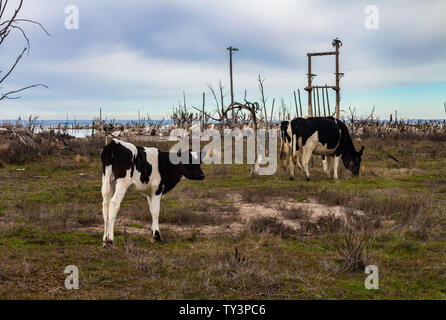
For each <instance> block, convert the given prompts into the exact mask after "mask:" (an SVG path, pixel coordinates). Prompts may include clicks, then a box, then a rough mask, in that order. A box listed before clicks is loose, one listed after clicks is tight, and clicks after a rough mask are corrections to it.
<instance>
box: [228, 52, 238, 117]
mask: <svg viewBox="0 0 446 320" xmlns="http://www.w3.org/2000/svg"><path fill="white" fill-rule="evenodd" d="M226 50H229V78H230V81H231V106H232V105H233V104H234V86H233V82H232V52H233V51H239V50H238V49H237V48H233V47H231V46H230V47H229V48H226ZM234 122H235V119H234V109H232V125H234V124H235V123H234Z"/></svg>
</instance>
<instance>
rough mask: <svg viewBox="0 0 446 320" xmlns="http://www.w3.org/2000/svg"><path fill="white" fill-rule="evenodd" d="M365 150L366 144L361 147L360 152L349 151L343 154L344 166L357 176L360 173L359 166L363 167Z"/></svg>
mask: <svg viewBox="0 0 446 320" xmlns="http://www.w3.org/2000/svg"><path fill="white" fill-rule="evenodd" d="M363 152H364V146H362V147H361V150H359V152H356V151H355V152H354V153H348V154H345V155H343V156H342V162H343V163H344V167H345V168H346V169H348V170H350V171H351V172H352V173H353V174H354V175H355V176H357V175H359V168H360V167H361V160H362V154H363Z"/></svg>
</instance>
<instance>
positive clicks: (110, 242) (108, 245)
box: [103, 239, 114, 248]
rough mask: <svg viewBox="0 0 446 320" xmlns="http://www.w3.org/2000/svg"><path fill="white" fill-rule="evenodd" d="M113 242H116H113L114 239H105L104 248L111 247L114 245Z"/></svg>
mask: <svg viewBox="0 0 446 320" xmlns="http://www.w3.org/2000/svg"><path fill="white" fill-rule="evenodd" d="M113 244H114V242H113V240H108V239H107V240H105V241H103V246H104V248H110V247H113Z"/></svg>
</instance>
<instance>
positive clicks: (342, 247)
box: [334, 228, 370, 272]
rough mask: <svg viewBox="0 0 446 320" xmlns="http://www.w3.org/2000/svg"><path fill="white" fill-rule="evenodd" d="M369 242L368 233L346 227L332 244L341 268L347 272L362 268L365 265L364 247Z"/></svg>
mask: <svg viewBox="0 0 446 320" xmlns="http://www.w3.org/2000/svg"><path fill="white" fill-rule="evenodd" d="M369 243H370V235H369V234H367V233H362V232H359V231H356V230H354V229H353V228H348V230H347V232H346V233H345V234H344V235H343V236H342V237H341V239H338V240H337V241H335V244H334V245H335V248H336V251H337V253H338V255H339V260H340V262H341V270H344V271H348V272H355V271H358V270H364V268H365V266H366V265H367V258H366V247H367V245H368V244H369Z"/></svg>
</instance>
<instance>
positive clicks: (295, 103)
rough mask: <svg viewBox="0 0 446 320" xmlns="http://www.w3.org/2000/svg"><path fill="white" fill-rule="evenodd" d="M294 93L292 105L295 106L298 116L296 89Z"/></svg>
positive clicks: (297, 115)
mask: <svg viewBox="0 0 446 320" xmlns="http://www.w3.org/2000/svg"><path fill="white" fill-rule="evenodd" d="M293 93H294V105H295V106H296V118H297V117H299V110H298V109H297V98H296V91H294V92H293Z"/></svg>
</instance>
